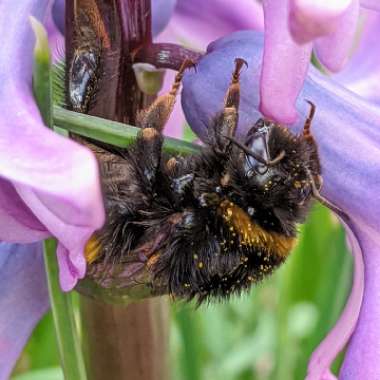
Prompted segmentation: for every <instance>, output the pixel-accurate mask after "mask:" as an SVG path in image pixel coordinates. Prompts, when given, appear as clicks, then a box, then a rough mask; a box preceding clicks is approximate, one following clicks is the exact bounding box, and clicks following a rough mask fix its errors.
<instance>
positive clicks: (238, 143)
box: [222, 135, 285, 166]
mask: <svg viewBox="0 0 380 380" xmlns="http://www.w3.org/2000/svg"><path fill="white" fill-rule="evenodd" d="M222 136H223V137H224V138H226V139H227V140H229V141H230V142H231V143H233V144H235V145H236V146H238V147H239V148H240V149H241V150H242V151H243V152H245V153H246V154H248V155H249V156H251V157H253V158H254V159H255V160H257V161H259V162H260V163H261V164H264V165H266V166H274V165H276V164H278V163H279V162H280V161H281V160H282V159H283V158H284V157H285V151H284V150H282V151H281V152H280V153H279V154H278V155H277V157H275V158H274V159H273V160H270V161H267V160H265V159H264V158H262V157H261V156H259V155H257V154H256V153H255V152H253V151H252V150H250V149H249V148H248V147H247V146H245V145H243V144H242V143H241V142H239V141H238V140H236V139H235V138H233V137H231V136H226V135H222Z"/></svg>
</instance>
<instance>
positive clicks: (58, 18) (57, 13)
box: [52, 0, 65, 35]
mask: <svg viewBox="0 0 380 380" xmlns="http://www.w3.org/2000/svg"><path fill="white" fill-rule="evenodd" d="M52 15H53V20H54V23H55V25H56V27H57V28H58V30H59V31H60V32H61V34H63V35H64V34H65V0H55V1H54V4H53V7H52Z"/></svg>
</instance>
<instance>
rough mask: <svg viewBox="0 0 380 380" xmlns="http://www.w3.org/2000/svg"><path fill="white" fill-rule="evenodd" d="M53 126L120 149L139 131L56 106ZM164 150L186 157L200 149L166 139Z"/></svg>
mask: <svg viewBox="0 0 380 380" xmlns="http://www.w3.org/2000/svg"><path fill="white" fill-rule="evenodd" d="M54 125H56V126H57V127H60V128H63V129H65V130H67V131H69V132H73V133H76V134H78V135H81V136H84V137H89V138H92V139H94V140H98V141H102V142H104V143H107V144H111V145H115V146H118V147H120V148H126V147H128V146H129V145H130V144H132V143H133V142H134V141H135V140H136V136H137V133H138V131H139V128H136V127H133V126H130V125H127V124H123V123H118V122H116V121H111V120H106V119H102V118H100V117H95V116H90V115H84V114H81V113H77V112H71V111H68V110H65V109H63V108H60V107H58V106H55V107H54ZM164 150H165V151H166V152H168V153H180V154H184V155H187V154H193V153H197V152H199V150H200V147H199V146H198V145H194V144H190V143H188V142H186V141H182V140H177V139H173V138H169V137H168V138H166V139H165V141H164Z"/></svg>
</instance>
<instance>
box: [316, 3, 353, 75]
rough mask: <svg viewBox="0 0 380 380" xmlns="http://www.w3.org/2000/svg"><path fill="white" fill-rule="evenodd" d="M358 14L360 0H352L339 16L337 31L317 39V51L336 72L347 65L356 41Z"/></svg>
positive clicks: (327, 66)
mask: <svg viewBox="0 0 380 380" xmlns="http://www.w3.org/2000/svg"><path fill="white" fill-rule="evenodd" d="M358 16H359V0H352V2H351V5H350V6H349V8H348V9H347V11H346V12H345V13H344V15H343V16H341V17H340V18H339V27H338V28H337V29H336V31H335V32H333V33H331V34H329V35H328V36H325V37H321V38H319V39H317V40H316V41H315V52H316V54H317V56H318V58H319V60H320V61H321V63H322V64H323V65H324V66H325V67H326V68H327V69H328V70H330V71H332V72H336V71H339V70H341V69H342V68H343V66H344V65H345V63H346V61H347V58H348V54H349V52H350V49H351V47H352V44H353V41H354V36H355V32H356V24H357V20H358Z"/></svg>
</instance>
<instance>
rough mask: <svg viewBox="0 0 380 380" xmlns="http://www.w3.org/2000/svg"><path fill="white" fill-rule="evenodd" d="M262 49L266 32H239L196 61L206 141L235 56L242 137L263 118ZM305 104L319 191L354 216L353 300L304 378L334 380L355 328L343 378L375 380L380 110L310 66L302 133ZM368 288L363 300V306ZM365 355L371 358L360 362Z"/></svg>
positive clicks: (379, 370) (379, 343)
mask: <svg viewBox="0 0 380 380" xmlns="http://www.w3.org/2000/svg"><path fill="white" fill-rule="evenodd" d="M262 51H263V36H262V34H260V33H254V32H238V33H234V34H232V35H230V36H227V37H225V38H223V39H221V40H218V41H216V42H214V43H212V44H211V45H210V46H209V48H208V53H207V55H206V56H205V57H204V58H203V59H202V60H201V61H200V62H199V64H198V67H197V72H196V73H194V72H188V73H187V74H186V76H185V78H184V83H183V86H184V89H183V96H182V105H183V108H184V111H185V115H186V118H187V120H188V122H189V124H190V125H191V126H192V128H193V129H194V131H195V132H196V133H197V134H198V136H200V137H201V138H203V139H204V138H205V137H206V127H207V124H208V121H209V120H210V119H211V118H212V117H213V116H214V115H215V114H216V113H217V112H218V111H220V108H221V106H222V104H223V98H224V95H225V91H226V89H227V87H228V84H229V80H230V75H231V72H232V70H233V67H234V59H235V58H236V57H242V58H244V59H245V60H246V61H247V62H248V69H247V70H245V71H244V72H243V73H242V75H241V103H240V118H239V126H238V134H239V135H241V134H244V133H245V132H246V131H247V130H248V129H249V128H250V127H251V126H252V125H253V124H254V123H255V121H256V120H257V119H258V118H259V117H260V113H259V111H258V109H259V104H260V99H259V94H260V92H259V88H260V73H261V65H262ZM264 64H265V62H264ZM285 64H286V63H285ZM205 88H207V91H204V89H205ZM276 96H277V98H276V99H275V100H274V101H275V102H276V103H280V102H281V101H282V100H284V99H282V97H281V93H280V94H278V95H276ZM305 99H309V100H311V101H313V102H314V103H315V104H316V105H317V112H316V116H315V118H314V121H313V127H312V128H313V129H312V130H313V134H314V136H315V138H316V141H317V143H318V146H319V149H320V156H321V164H322V169H323V178H324V186H323V189H322V194H323V195H324V196H325V197H326V198H328V199H329V200H330V201H331V202H332V203H334V204H336V205H337V206H338V207H339V208H341V209H342V210H344V211H345V212H346V213H347V214H348V215H349V216H350V221H349V224H348V225H347V226H346V228H347V230H348V232H349V233H348V236H349V240H350V242H351V246H352V250H353V254H354V257H355V274H354V285H353V290H352V292H351V296H350V298H349V301H348V303H347V305H346V308H345V310H344V312H343V313H342V316H341V318H340V320H339V321H338V323H337V325H336V326H335V328H334V329H333V330H332V331H331V332H330V334H329V335H328V336H327V337H326V339H325V340H324V342H323V343H322V344H321V346H320V347H319V348H318V349H317V350H316V352H315V353H314V354H313V357H312V359H311V362H310V365H309V374H308V377H307V378H308V380H326V379H332V378H333V377H332V375H331V373H330V371H329V367H330V364H331V363H332V361H333V360H334V358H335V357H336V355H337V353H338V352H339V351H340V350H341V349H343V348H344V346H345V344H346V343H347V341H348V339H349V338H350V336H351V334H352V332H353V331H354V330H355V332H354V335H353V338H352V341H351V344H350V346H349V349H348V353H347V359H346V361H345V362H344V365H343V368H342V375H341V378H342V379H345V380H346V379H349V380H354V379H378V378H380V366H376V365H374V363H376V361H375V359H374V358H375V357H379V355H380V329H379V328H378V327H379V325H380V304H379V303H378V301H377V299H378V294H379V290H380V289H378V288H379V287H380V281H379V278H380V277H379V276H378V273H377V272H378V268H379V267H380V263H379V262H377V255H376V254H375V251H376V249H378V248H379V243H380V241H379V238H378V235H379V231H380V223H379V217H378V209H379V207H380V195H379V194H380V179H379V176H378V173H379V171H380V154H379V152H380V108H379V107H377V106H375V105H374V104H371V103H369V102H366V101H365V100H364V99H363V98H361V97H359V96H357V95H356V94H354V93H352V92H350V91H348V90H346V89H345V88H343V87H342V86H340V85H339V84H338V83H336V82H334V81H332V80H330V79H328V78H327V77H326V76H323V75H322V74H320V73H319V72H318V71H316V70H315V69H313V68H310V69H309V72H308V76H307V77H306V81H305V83H304V86H303V89H302V91H301V94H300V96H299V98H298V100H297V103H296V107H297V111H298V112H299V113H300V115H301V117H300V118H299V119H298V121H297V122H296V123H295V124H294V125H293V126H292V129H293V130H294V131H300V129H301V128H302V125H303V121H304V119H305V118H306V115H307V113H308V104H307V103H306V102H305ZM361 253H363V256H362V254H361ZM363 259H364V263H365V268H366V277H365V284H364V282H363V280H364V270H363ZM363 285H365V288H364V300H363V304H362V308H361V309H360V305H361V301H362V295H363ZM359 311H360V318H359V322H358V323H357V324H356V322H357V320H358V316H359ZM366 341H367V342H371V344H366V343H365V342H366ZM363 350H365V352H366V354H367V359H365V358H361V359H360V361H359V353H360V352H361V351H363Z"/></svg>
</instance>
